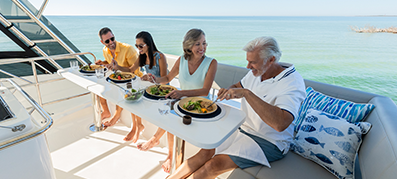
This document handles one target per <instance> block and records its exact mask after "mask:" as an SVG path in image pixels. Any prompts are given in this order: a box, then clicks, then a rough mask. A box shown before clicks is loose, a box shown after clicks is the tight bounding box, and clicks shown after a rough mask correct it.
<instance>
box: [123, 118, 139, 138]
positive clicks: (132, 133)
mask: <svg viewBox="0 0 397 179" xmlns="http://www.w3.org/2000/svg"><path fill="white" fill-rule="evenodd" d="M131 118H132V127H131V131H130V132H129V133H128V134H127V136H125V137H124V139H123V140H124V141H130V140H132V138H134V135H135V133H136V130H137V125H136V120H135V114H132V113H131Z"/></svg>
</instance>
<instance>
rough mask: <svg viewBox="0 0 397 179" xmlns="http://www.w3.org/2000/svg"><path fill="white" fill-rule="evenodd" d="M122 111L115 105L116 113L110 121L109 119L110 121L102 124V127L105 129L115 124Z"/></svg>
mask: <svg viewBox="0 0 397 179" xmlns="http://www.w3.org/2000/svg"><path fill="white" fill-rule="evenodd" d="M122 111H123V108H121V107H120V106H117V105H116V113H115V114H114V116H113V117H112V119H110V121H106V122H105V123H103V125H104V126H106V127H109V126H113V125H114V124H116V122H117V121H118V120H119V119H120V116H121V112H122Z"/></svg>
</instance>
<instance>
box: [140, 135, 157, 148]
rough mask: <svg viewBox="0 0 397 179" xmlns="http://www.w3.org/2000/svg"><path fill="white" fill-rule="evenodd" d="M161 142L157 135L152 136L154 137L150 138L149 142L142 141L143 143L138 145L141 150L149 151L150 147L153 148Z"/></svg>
mask: <svg viewBox="0 0 397 179" xmlns="http://www.w3.org/2000/svg"><path fill="white" fill-rule="evenodd" d="M159 144H160V141H159V140H157V139H156V138H155V137H152V138H151V139H150V140H148V141H147V142H145V143H142V144H138V145H137V147H138V149H139V150H141V151H147V150H149V149H151V148H153V147H154V146H156V145H159Z"/></svg>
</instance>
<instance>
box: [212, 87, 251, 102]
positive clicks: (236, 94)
mask: <svg viewBox="0 0 397 179" xmlns="http://www.w3.org/2000/svg"><path fill="white" fill-rule="evenodd" d="M245 93H246V89H244V88H230V89H225V88H221V89H220V90H219V92H218V99H219V100H220V101H222V100H224V99H226V100H229V99H235V98H242V97H244V94H245Z"/></svg>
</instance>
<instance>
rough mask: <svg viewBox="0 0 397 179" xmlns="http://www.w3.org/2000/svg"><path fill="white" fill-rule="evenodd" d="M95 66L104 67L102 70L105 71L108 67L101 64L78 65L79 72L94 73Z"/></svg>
mask: <svg viewBox="0 0 397 179" xmlns="http://www.w3.org/2000/svg"><path fill="white" fill-rule="evenodd" d="M97 68H104V71H105V72H106V71H107V70H108V69H107V68H106V67H104V66H101V65H85V66H82V67H80V72H82V73H95V69H97Z"/></svg>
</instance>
